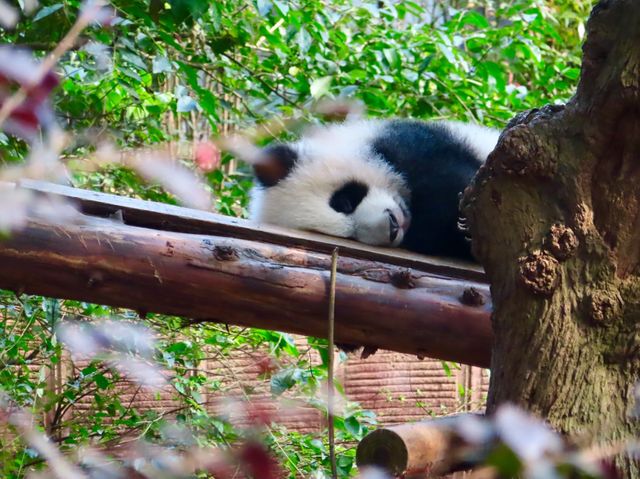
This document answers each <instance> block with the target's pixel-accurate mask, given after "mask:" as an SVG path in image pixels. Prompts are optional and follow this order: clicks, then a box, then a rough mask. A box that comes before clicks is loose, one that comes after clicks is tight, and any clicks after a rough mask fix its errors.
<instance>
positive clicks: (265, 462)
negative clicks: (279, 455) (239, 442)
mask: <svg viewBox="0 0 640 479" xmlns="http://www.w3.org/2000/svg"><path fill="white" fill-rule="evenodd" d="M238 459H239V460H240V464H241V465H242V467H243V468H244V470H245V471H246V472H247V475H248V476H249V477H252V478H253V479H279V478H280V477H282V474H281V471H280V468H279V467H278V463H277V462H276V460H275V459H274V458H273V456H272V455H271V454H270V453H269V451H268V450H267V449H266V448H265V447H264V446H263V445H262V444H260V443H258V442H255V441H249V442H247V443H246V444H244V445H243V446H242V449H241V450H240V451H239V452H238Z"/></svg>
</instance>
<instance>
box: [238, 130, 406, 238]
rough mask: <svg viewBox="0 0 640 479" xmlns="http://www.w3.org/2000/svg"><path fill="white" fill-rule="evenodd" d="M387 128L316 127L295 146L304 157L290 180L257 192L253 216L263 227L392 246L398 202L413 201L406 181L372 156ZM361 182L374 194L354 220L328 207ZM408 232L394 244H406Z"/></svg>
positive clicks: (400, 215)
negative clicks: (348, 187) (375, 140)
mask: <svg viewBox="0 0 640 479" xmlns="http://www.w3.org/2000/svg"><path fill="white" fill-rule="evenodd" d="M381 126H382V123H381V122H378V121H357V122H355V121H354V122H352V123H344V124H338V125H331V126H328V127H323V128H317V129H314V130H313V131H311V132H310V133H309V134H308V135H306V136H305V137H303V139H301V140H300V141H299V142H297V143H294V144H292V145H291V146H292V147H293V148H294V149H296V150H297V152H298V155H299V158H298V160H297V162H296V166H295V167H294V168H293V170H292V171H291V172H290V173H289V175H288V176H287V177H286V178H284V179H283V180H281V181H280V182H279V183H278V184H277V185H275V186H272V187H270V188H259V187H257V188H254V189H253V190H252V193H251V206H250V217H251V219H252V220H254V221H256V222H259V223H270V224H277V225H280V226H284V227H289V228H298V229H306V230H311V231H319V232H322V233H326V234H332V235H335V236H340V237H347V238H355V239H357V240H358V241H361V242H364V243H369V244H389V243H390V241H389V228H390V227H389V219H388V214H387V213H385V210H390V211H392V212H393V213H394V214H395V215H396V218H398V221H399V222H400V224H401V225H403V224H405V223H406V222H407V221H408V218H404V215H403V213H402V210H401V209H400V207H399V205H398V204H399V202H401V201H407V200H408V190H407V188H406V185H405V183H404V180H403V179H402V177H401V176H400V175H399V174H397V173H395V172H394V171H393V170H392V169H391V167H390V166H389V165H388V164H386V163H385V162H383V161H382V160H379V159H377V158H375V157H373V156H372V155H371V152H370V149H369V147H370V144H371V140H372V139H373V138H374V137H375V136H376V134H377V132H378V131H379V129H380V128H381ZM349 180H356V181H360V182H362V183H364V184H366V185H367V186H368V187H369V193H368V194H367V196H366V197H365V198H364V199H363V201H362V202H361V203H360V204H359V205H358V207H357V208H356V210H355V211H354V213H353V214H351V215H344V214H342V213H339V212H337V211H334V210H333V209H332V208H331V207H330V206H329V200H330V198H331V195H332V194H333V192H334V191H335V190H336V189H338V188H339V187H340V186H342V185H343V184H344V183H345V182H346V181H349ZM403 233H404V232H403V231H401V232H400V233H399V234H398V237H397V238H396V240H395V241H394V242H393V244H394V245H397V244H399V243H400V242H401V241H402V237H403Z"/></svg>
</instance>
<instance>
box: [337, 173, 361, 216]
mask: <svg viewBox="0 0 640 479" xmlns="http://www.w3.org/2000/svg"><path fill="white" fill-rule="evenodd" d="M368 192H369V187H368V186H367V185H365V184H364V183H360V182H359V181H350V182H348V183H345V184H344V185H342V186H341V187H340V188H339V189H338V190H336V191H335V192H334V193H333V195H331V199H330V200H329V206H331V208H333V209H334V210H336V211H337V212H339V213H344V214H345V215H349V214H351V213H353V212H354V211H355V209H356V208H357V207H358V205H359V204H360V202H361V201H362V200H363V199H364V197H365V196H367V193H368Z"/></svg>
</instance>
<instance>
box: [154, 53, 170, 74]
mask: <svg viewBox="0 0 640 479" xmlns="http://www.w3.org/2000/svg"><path fill="white" fill-rule="evenodd" d="M151 65H152V66H151V68H152V72H153V73H170V72H172V71H173V65H171V62H170V61H169V59H168V58H167V57H165V56H164V55H156V56H155V57H153V62H152V64H151Z"/></svg>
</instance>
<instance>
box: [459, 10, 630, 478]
mask: <svg viewBox="0 0 640 479" xmlns="http://www.w3.org/2000/svg"><path fill="white" fill-rule="evenodd" d="M462 209H463V212H464V214H465V215H466V217H467V219H468V225H469V229H470V232H471V234H472V237H473V249H474V253H475V255H476V256H477V258H478V259H479V261H480V262H481V263H482V264H483V266H484V267H485V270H486V272H487V274H488V276H489V279H490V281H491V284H492V296H493V305H494V312H493V317H492V320H493V329H494V335H495V344H494V349H493V356H492V365H491V370H492V373H491V386H490V393H489V400H488V401H489V404H488V408H489V411H491V410H493V409H494V408H495V407H496V405H498V404H500V403H503V402H506V401H510V402H513V403H516V404H519V405H521V406H523V407H526V408H528V409H529V410H531V411H533V412H535V413H537V414H539V415H541V416H543V417H545V418H547V419H548V420H549V422H550V423H551V424H552V425H553V426H554V427H556V428H557V429H559V430H561V431H564V432H567V433H570V434H576V433H585V432H586V433H591V434H593V438H594V440H602V441H616V440H620V439H623V438H627V437H630V436H632V435H635V436H637V435H638V433H639V432H640V428H639V427H638V421H637V420H634V419H632V418H631V417H630V415H629V413H630V411H631V410H632V408H633V406H634V397H633V396H634V395H633V389H634V385H635V384H636V382H637V380H638V376H639V370H640V349H639V348H640V331H639V329H638V324H639V322H640V278H639V275H640V266H639V265H640V2H638V1H637V0H611V1H601V2H600V3H598V4H597V5H596V6H595V8H594V9H593V11H592V13H591V17H590V19H589V21H588V27H587V40H586V43H585V45H584V58H583V65H582V76H581V80H580V83H579V85H578V89H577V92H576V95H575V96H574V97H573V98H572V99H571V100H570V101H569V103H568V104H567V105H566V106H565V107H558V106H548V107H545V108H542V109H540V110H533V111H530V112H527V113H525V114H521V115H518V116H517V117H516V118H515V119H514V120H512V122H511V123H510V124H509V125H508V127H507V129H506V130H505V131H504V132H503V134H502V135H501V138H500V141H499V143H498V145H497V147H496V149H495V151H494V152H493V153H492V154H491V155H490V157H489V159H488V161H487V163H486V165H485V166H484V167H483V168H482V169H481V170H480V172H479V173H478V175H477V176H476V178H475V180H474V182H473V184H472V185H471V186H470V187H469V188H468V189H467V191H466V192H465V195H464V198H463V200H462ZM618 463H619V465H620V467H621V468H622V469H623V471H624V474H625V476H624V477H640V468H639V466H638V463H637V462H633V461H631V460H629V459H626V458H619V459H618Z"/></svg>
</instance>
